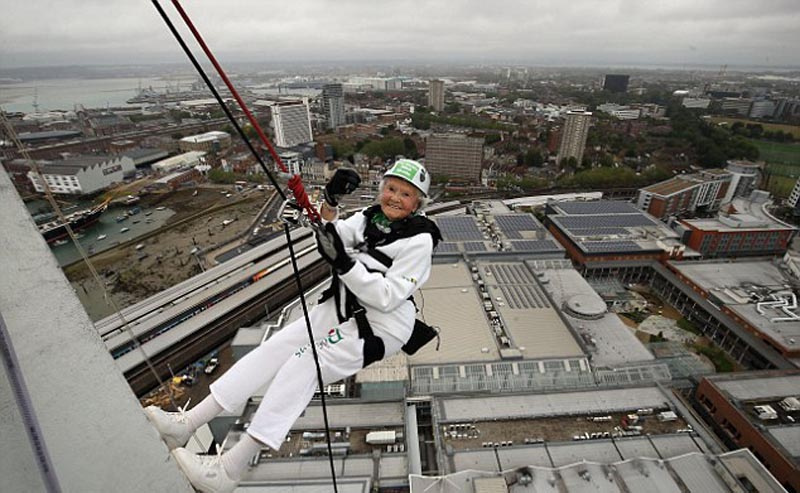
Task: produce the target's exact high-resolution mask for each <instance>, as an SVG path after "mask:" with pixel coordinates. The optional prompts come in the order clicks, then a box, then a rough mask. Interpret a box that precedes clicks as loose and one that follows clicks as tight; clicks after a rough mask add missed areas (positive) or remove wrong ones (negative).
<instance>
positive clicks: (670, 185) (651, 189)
mask: <svg viewBox="0 0 800 493" xmlns="http://www.w3.org/2000/svg"><path fill="white" fill-rule="evenodd" d="M731 176H732V175H731V174H730V173H728V172H726V171H725V170H704V171H702V172H700V173H697V174H691V175H679V176H675V177H673V178H670V179H669V180H665V181H662V182H659V183H655V184H653V185H649V186H647V187H644V188H641V189H640V190H639V194H638V196H637V198H636V205H637V206H638V207H639V208H640V209H642V210H644V211H647V213H648V214H650V215H652V216H654V217H657V218H659V219H662V220H664V219H667V218H669V217H670V216H681V215H683V214H687V213H693V212H695V211H698V210H702V211H706V212H711V211H716V210H718V209H719V206H720V204H721V203H722V199H723V198H724V197H725V195H726V193H727V192H728V186H729V184H730V181H731Z"/></svg>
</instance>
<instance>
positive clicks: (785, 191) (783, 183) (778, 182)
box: [766, 165, 800, 199]
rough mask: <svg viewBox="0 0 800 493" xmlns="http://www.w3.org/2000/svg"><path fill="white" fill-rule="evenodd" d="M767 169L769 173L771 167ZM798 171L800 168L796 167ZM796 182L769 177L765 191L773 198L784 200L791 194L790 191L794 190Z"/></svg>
mask: <svg viewBox="0 0 800 493" xmlns="http://www.w3.org/2000/svg"><path fill="white" fill-rule="evenodd" d="M768 169H769V170H770V171H771V170H772V165H770V166H769V168H768ZM798 171H800V167H798ZM796 181H797V178H792V177H788V176H780V175H777V174H775V175H772V176H771V177H770V179H769V184H767V186H766V189H767V191H769V192H770V193H771V194H772V196H773V197H778V198H782V199H785V198H787V197H789V195H790V194H791V193H792V189H793V188H794V184H795V182H796Z"/></svg>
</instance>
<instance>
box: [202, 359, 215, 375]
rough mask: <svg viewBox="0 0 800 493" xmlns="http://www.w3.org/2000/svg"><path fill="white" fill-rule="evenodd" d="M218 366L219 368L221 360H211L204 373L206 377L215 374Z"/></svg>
mask: <svg viewBox="0 0 800 493" xmlns="http://www.w3.org/2000/svg"><path fill="white" fill-rule="evenodd" d="M218 366H219V359H218V358H211V359H210V360H208V364H207V365H206V367H205V369H204V370H203V372H204V373H205V374H206V375H211V374H212V373H214V371H215V370H216V369H217V367H218Z"/></svg>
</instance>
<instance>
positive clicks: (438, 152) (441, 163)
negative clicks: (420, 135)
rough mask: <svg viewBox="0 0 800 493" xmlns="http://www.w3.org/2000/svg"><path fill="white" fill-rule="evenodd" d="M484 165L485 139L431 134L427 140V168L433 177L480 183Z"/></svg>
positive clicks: (460, 135) (459, 135)
mask: <svg viewBox="0 0 800 493" xmlns="http://www.w3.org/2000/svg"><path fill="white" fill-rule="evenodd" d="M482 164H483V137H480V138H479V137H467V136H466V135H462V134H431V135H430V136H428V138H427V139H426V147H425V166H426V167H427V169H428V173H430V174H431V175H433V176H446V177H448V178H449V179H451V180H455V181H467V182H473V183H474V182H478V181H480V177H481V165H482Z"/></svg>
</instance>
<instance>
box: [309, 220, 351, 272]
mask: <svg viewBox="0 0 800 493" xmlns="http://www.w3.org/2000/svg"><path fill="white" fill-rule="evenodd" d="M316 235H317V250H318V251H319V254H320V255H322V258H324V259H325V261H326V262H328V263H329V264H331V265H332V266H333V268H334V269H335V270H336V272H337V273H339V274H344V273H345V272H348V271H349V270H350V269H352V268H353V266H354V265H355V263H356V262H355V260H353V259H351V258H350V256H349V255H348V254H347V252H345V251H344V243H342V239H341V238H340V237H339V233H337V232H336V227H335V226H334V225H333V223H327V224H326V225H325V226H323V227H321V228H316Z"/></svg>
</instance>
